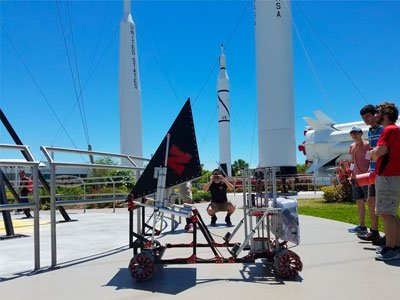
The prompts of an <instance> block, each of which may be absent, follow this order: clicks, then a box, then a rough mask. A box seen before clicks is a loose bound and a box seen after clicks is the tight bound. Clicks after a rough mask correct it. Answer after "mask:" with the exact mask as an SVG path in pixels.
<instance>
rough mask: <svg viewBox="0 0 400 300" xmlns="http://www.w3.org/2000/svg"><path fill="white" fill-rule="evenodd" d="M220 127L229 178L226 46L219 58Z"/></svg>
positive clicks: (222, 157)
mask: <svg viewBox="0 0 400 300" xmlns="http://www.w3.org/2000/svg"><path fill="white" fill-rule="evenodd" d="M217 96H218V127H219V163H220V166H221V167H222V169H224V172H225V173H226V175H228V176H232V168H231V128H230V126H231V116H230V112H229V77H228V73H227V72H226V59H225V54H224V45H222V46H221V55H220V56H219V74H218V79H217Z"/></svg>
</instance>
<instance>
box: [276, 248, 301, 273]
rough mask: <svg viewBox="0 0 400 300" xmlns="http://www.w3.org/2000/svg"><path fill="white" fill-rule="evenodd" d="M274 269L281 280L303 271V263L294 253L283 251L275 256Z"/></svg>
mask: <svg viewBox="0 0 400 300" xmlns="http://www.w3.org/2000/svg"><path fill="white" fill-rule="evenodd" d="M274 268H275V271H276V272H277V273H278V275H279V276H281V277H282V278H291V277H294V276H296V275H297V274H299V272H301V270H303V263H302V262H301V260H300V256H298V255H297V254H296V253H294V252H293V251H291V250H287V249H284V250H281V251H279V252H278V253H277V254H276V255H275V258H274Z"/></svg>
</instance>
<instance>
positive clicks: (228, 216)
mask: <svg viewBox="0 0 400 300" xmlns="http://www.w3.org/2000/svg"><path fill="white" fill-rule="evenodd" d="M225 222H226V225H227V226H232V222H231V216H230V215H227V216H226V217H225Z"/></svg>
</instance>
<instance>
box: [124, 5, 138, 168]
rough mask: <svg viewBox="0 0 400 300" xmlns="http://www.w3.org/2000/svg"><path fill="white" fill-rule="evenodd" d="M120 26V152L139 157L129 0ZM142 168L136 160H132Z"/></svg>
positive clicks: (135, 59)
mask: <svg viewBox="0 0 400 300" xmlns="http://www.w3.org/2000/svg"><path fill="white" fill-rule="evenodd" d="M123 2H124V8H123V17H122V20H121V24H120V47H119V114H120V143H121V153H122V154H128V155H133V156H139V157H143V145H142V100H141V98H142V97H141V90H140V78H139V64H138V53H137V47H136V27H135V23H133V20H132V15H131V3H130V0H124V1H123ZM136 163H137V164H138V165H139V166H142V163H141V162H140V161H136Z"/></svg>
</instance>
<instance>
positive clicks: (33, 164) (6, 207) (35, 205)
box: [0, 144, 40, 271]
mask: <svg viewBox="0 0 400 300" xmlns="http://www.w3.org/2000/svg"><path fill="white" fill-rule="evenodd" d="M0 150H11V151H21V152H23V153H24V154H25V155H26V156H27V157H28V158H30V159H31V161H25V162H23V161H21V160H12V159H11V160H9V161H6V162H5V161H0V167H30V168H31V169H32V181H33V185H32V193H33V202H32V203H14V204H5V203H2V204H0V211H2V212H4V211H12V210H14V209H26V208H29V209H33V211H34V216H33V241H34V242H33V244H34V246H33V247H34V270H35V271H37V270H39V269H40V234H39V192H38V180H39V176H38V166H39V162H38V161H36V160H35V159H34V157H33V155H32V153H31V152H30V150H29V147H27V146H25V145H5V144H2V145H0ZM0 177H1V184H2V186H3V187H4V184H3V179H4V178H3V172H1V176H0ZM2 197H6V196H5V195H3V196H2ZM4 200H6V199H4ZM2 202H3V201H2ZM4 202H7V201H4ZM3 216H4V214H3ZM5 217H6V218H7V216H5ZM9 221H10V222H11V219H10V220H9ZM4 222H7V220H6V219H5V220H4Z"/></svg>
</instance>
